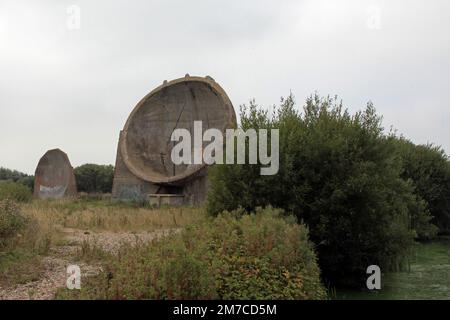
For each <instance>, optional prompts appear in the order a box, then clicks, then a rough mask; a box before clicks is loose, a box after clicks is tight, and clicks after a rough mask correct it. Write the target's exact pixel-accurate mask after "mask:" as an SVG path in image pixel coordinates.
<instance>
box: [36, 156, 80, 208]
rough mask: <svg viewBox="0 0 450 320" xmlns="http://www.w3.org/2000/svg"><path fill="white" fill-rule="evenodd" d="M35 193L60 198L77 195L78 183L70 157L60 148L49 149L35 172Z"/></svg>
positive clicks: (40, 195)
mask: <svg viewBox="0 0 450 320" xmlns="http://www.w3.org/2000/svg"><path fill="white" fill-rule="evenodd" d="M34 195H35V196H36V197H38V198H41V199H60V198H64V197H74V196H76V195H77V185H76V181H75V175H74V172H73V168H72V166H71V164H70V161H69V157H68V156H67V154H65V153H64V152H63V151H61V150H59V149H53V150H49V151H47V152H46V153H45V154H44V156H43V157H42V158H41V159H40V160H39V163H38V166H37V168H36V172H35V180H34Z"/></svg>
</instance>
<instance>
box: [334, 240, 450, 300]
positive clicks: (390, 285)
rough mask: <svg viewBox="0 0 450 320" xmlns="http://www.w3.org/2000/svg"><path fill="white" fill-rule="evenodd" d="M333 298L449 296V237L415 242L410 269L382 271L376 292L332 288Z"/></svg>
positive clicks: (446, 297) (434, 297)
mask: <svg viewBox="0 0 450 320" xmlns="http://www.w3.org/2000/svg"><path fill="white" fill-rule="evenodd" d="M335 298H336V299H364V300H366V299H395V300H403V299H426V300H430V299H450V237H441V238H440V239H439V240H435V241H432V242H428V243H417V244H416V246H415V248H414V256H413V257H411V264H410V270H409V271H405V272H395V273H388V274H385V275H384V276H383V278H382V289H381V290H380V291H378V292H368V291H348V290H342V291H340V290H336V296H335Z"/></svg>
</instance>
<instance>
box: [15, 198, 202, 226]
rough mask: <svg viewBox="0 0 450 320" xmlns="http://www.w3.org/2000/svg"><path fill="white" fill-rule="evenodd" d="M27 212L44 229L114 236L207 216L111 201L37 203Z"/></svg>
mask: <svg viewBox="0 0 450 320" xmlns="http://www.w3.org/2000/svg"><path fill="white" fill-rule="evenodd" d="M23 210H24V212H25V213H26V214H27V215H29V216H30V217H33V218H35V219H36V220H38V221H39V222H40V223H41V224H44V225H53V226H55V225H56V226H59V227H62V228H77V229H89V230H93V231H106V230H107V231H113V232H139V231H154V230H158V229H171V228H180V227H183V226H185V225H187V224H190V223H195V222H196V221H199V220H200V219H201V217H202V216H203V215H205V214H206V213H205V212H204V210H203V209H199V208H190V207H181V208H151V207H142V206H138V205H136V204H132V203H130V204H126V203H125V204H124V203H112V202H110V201H107V200H98V201H83V200H81V201H80V200H35V201H33V202H32V203H30V204H27V205H25V206H24V208H23Z"/></svg>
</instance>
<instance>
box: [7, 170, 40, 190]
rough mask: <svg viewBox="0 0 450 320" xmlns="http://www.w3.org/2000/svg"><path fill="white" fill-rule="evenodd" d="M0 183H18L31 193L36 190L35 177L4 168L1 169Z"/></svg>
mask: <svg viewBox="0 0 450 320" xmlns="http://www.w3.org/2000/svg"><path fill="white" fill-rule="evenodd" d="M0 181H12V182H18V183H20V184H22V185H24V186H26V187H28V188H29V189H30V190H31V191H33V188H34V176H32V175H28V174H26V173H22V172H19V171H17V170H11V169H6V168H3V167H0Z"/></svg>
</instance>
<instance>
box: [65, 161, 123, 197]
mask: <svg viewBox="0 0 450 320" xmlns="http://www.w3.org/2000/svg"><path fill="white" fill-rule="evenodd" d="M74 171H75V178H76V180H77V188H78V191H79V192H87V193H110V192H111V190H112V184H113V178H114V167H113V166H111V165H98V164H84V165H82V166H80V167H77V168H75V170H74Z"/></svg>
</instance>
